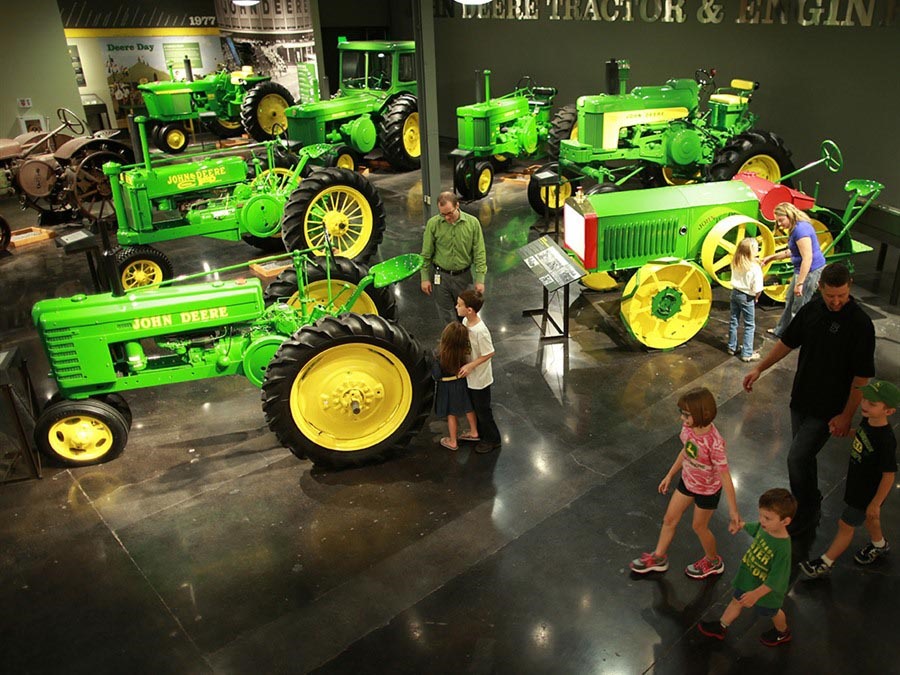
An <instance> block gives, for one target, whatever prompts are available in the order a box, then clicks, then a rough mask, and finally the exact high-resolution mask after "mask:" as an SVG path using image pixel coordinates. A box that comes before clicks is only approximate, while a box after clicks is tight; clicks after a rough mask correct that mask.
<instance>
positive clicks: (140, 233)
mask: <svg viewBox="0 0 900 675" xmlns="http://www.w3.org/2000/svg"><path fill="white" fill-rule="evenodd" d="M136 122H137V126H138V131H139V135H140V139H141V146H142V149H143V153H144V154H143V156H144V158H145V159H144V162H143V163H142V164H137V165H133V166H122V165H121V164H118V163H115V162H110V163H108V164H106V165H104V167H103V172H104V174H106V175H107V176H108V177H109V179H110V188H111V192H112V202H113V205H114V207H115V212H116V219H117V223H118V231H117V237H118V243H119V246H120V248H118V249H116V251H115V260H116V263H117V273H116V276H117V277H118V278H119V279H120V280H121V283H122V285H123V286H124V287H125V288H126V289H131V288H134V287H136V286H143V285H149V284H156V283H160V282H162V281H164V280H166V279H171V278H172V276H173V275H174V270H173V268H172V263H171V261H170V260H169V258H168V257H167V256H166V255H165V253H163V252H162V251H161V250H159V249H157V248H155V247H154V246H152V245H151V244H156V243H158V242H164V241H169V240H173V239H181V238H183V237H192V236H201V237H212V238H214V239H224V240H226V241H240V240H243V241H245V242H246V243H248V244H250V245H252V246H255V247H257V248H259V249H262V250H264V251H283V250H285V247H287V249H288V250H303V249H313V250H314V251H317V252H319V253H321V252H322V251H323V249H324V247H325V244H326V241H327V242H328V245H329V246H330V248H331V249H332V251H333V252H334V253H335V254H336V255H340V256H344V257H347V258H351V259H353V260H357V261H361V262H365V261H368V260H369V259H370V258H371V257H372V256H373V255H374V254H375V253H376V251H377V250H378V245H379V244H380V243H381V240H382V238H383V236H384V229H385V215H384V205H383V203H382V201H381V197H379V195H378V192H377V191H376V190H375V188H374V187H373V186H372V184H371V183H369V181H367V180H366V179H365V178H364V177H363V176H361V175H360V174H358V173H356V172H354V171H348V170H346V169H340V168H326V169H323V168H318V169H317V170H312V169H313V167H312V166H311V165H310V164H309V161H310V159H311V157H312V155H310V154H308V153H306V152H304V151H301V154H300V156H299V157H297V156H293V155H291V154H290V153H287V152H286V151H285V150H284V149H283V148H282V147H281V144H280V142H278V141H267V142H266V143H265V144H263V145H255V146H249V147H248V148H243V149H241V151H242V152H247V151H249V152H250V153H251V158H250V159H249V160H248V159H247V158H245V157H244V156H243V155H238V154H233V151H231V152H230V153H229V152H222V151H217V152H214V153H204V154H202V155H189V156H187V157H184V158H183V159H190V160H193V161H187V162H183V161H180V160H179V161H178V162H175V161H173V159H172V158H162V159H156V160H153V161H151V159H150V157H149V153H148V152H147V133H146V120H145V119H143V118H137V120H136ZM304 150H305V149H304ZM257 154H260V155H261V157H259V156H256V155H257Z"/></svg>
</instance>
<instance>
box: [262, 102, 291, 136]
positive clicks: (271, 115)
mask: <svg viewBox="0 0 900 675" xmlns="http://www.w3.org/2000/svg"><path fill="white" fill-rule="evenodd" d="M287 107H288V104H287V101H285V100H284V99H283V98H282V97H281V96H279V95H278V94H266V95H265V96H263V97H262V99H260V101H259V106H257V108H256V117H257V119H258V120H259V125H260V126H261V127H262V128H263V130H264V131H265V132H266V133H267V134H273V133H274V129H275V125H278V127H279V129H287V115H285V114H284V111H285V110H286V109H287Z"/></svg>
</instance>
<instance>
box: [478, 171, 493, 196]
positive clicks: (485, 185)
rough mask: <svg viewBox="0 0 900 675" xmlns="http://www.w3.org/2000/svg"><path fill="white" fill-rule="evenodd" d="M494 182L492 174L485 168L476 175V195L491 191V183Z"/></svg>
mask: <svg viewBox="0 0 900 675" xmlns="http://www.w3.org/2000/svg"><path fill="white" fill-rule="evenodd" d="M493 180H494V172H493V171H492V170H491V169H490V168H488V167H485V168H484V169H482V170H481V173H479V174H478V194H481V195H483V194H486V193H487V191H488V190H490V189H491V182H492V181H493Z"/></svg>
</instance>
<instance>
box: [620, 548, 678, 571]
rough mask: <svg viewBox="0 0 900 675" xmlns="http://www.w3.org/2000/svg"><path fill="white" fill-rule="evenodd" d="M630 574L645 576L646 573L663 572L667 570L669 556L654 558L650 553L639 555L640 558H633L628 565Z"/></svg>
mask: <svg viewBox="0 0 900 675" xmlns="http://www.w3.org/2000/svg"><path fill="white" fill-rule="evenodd" d="M628 567H630V568H631V571H632V572H636V573H637V574H647V572H665V571H666V570H667V569H669V556H665V555H661V556H655V555H653V554H652V553H641V557H640V558H635V559H634V560H632V561H631V564H630V565H628Z"/></svg>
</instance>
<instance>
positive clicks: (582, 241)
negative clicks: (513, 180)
mask: <svg viewBox="0 0 900 675" xmlns="http://www.w3.org/2000/svg"><path fill="white" fill-rule="evenodd" d="M822 155H823V156H822V159H820V160H819V161H817V162H813V163H811V164H808V165H807V166H805V167H803V168H802V169H800V170H799V171H805V170H808V169H810V168H812V167H814V166H816V165H819V164H824V165H825V166H826V167H827V168H828V169H829V170H830V171H833V172H836V171H838V170H840V168H841V166H842V163H843V160H842V157H841V153H840V150H839V149H838V147H837V146H836V145H835V144H834V143H833V142H831V141H825V142H824V143H823V144H822ZM799 171H795V172H794V173H792V174H786V175H785V178H786V177H789V176H794V175H796V174H797V173H799ZM883 188H884V186H883V185H882V184H881V183H878V182H876V181H872V180H863V179H853V180H849V181H847V183H846V184H845V186H844V189H845V190H846V192H847V193H848V200H847V205H846V207H845V208H844V210H843V212H838V211H832V210H830V209H828V208H825V207H823V206H820V205H818V204H816V197H815V194H816V193H817V192H818V186H816V190H815V191H814V193H813V195H808V194H805V193H803V192H800V191H799V190H794V189H792V188H789V187H787V186H786V185H783V184H779V183H775V182H773V181H769V180H766V179H765V178H761V177H760V176H757V175H754V174H751V173H739V174H738V175H737V176H736V177H735V178H734V179H733V180H729V181H720V182H716V183H711V184H706V185H681V186H669V187H662V188H655V189H651V190H642V191H624V192H614V193H605V194H603V193H598V194H593V195H584V194H582V193H581V192H580V191H578V192H577V193H576V195H575V196H574V197H571V198H569V199H568V201H567V202H566V205H565V216H564V218H565V246H566V248H567V249H568V250H569V252H570V253H571V254H572V255H573V256H574V257H575V258H577V260H578V261H579V262H580V264H581V265H583V266H584V268H585V269H586V270H587V271H588V273H589V276H588V277H586V278H585V279H584V280H583V281H584V282H585V283H586V284H587V285H589V286H592V285H593V283H594V282H595V280H596V279H595V278H596V277H598V276H601V275H606V274H610V275H614V276H615V277H617V278H618V279H619V280H620V281H625V282H626V283H625V287H624V290H623V293H622V303H621V312H620V313H621V317H622V321H623V322H624V324H625V326H626V328H627V329H628V331H629V333H631V335H632V336H633V337H634V338H635V339H637V340H638V341H639V342H641V343H643V344H645V345H647V346H648V347H652V348H656V349H671V348H673V347H677V346H678V345H680V344H682V343H684V342H686V341H688V340H690V339H691V338H692V337H693V336H694V335H696V334H697V333H698V332H699V331H700V329H701V328H703V326H705V325H706V322H707V320H708V319H709V314H710V309H711V307H712V284H713V283H715V284H718V285H720V286H724V287H725V288H731V267H730V265H731V259H732V256H733V255H734V251H735V249H736V248H737V245H738V243H740V241H741V240H742V239H744V238H745V237H755V238H756V239H757V240H758V242H759V255H760V257H765V256H768V255H771V254H772V253H773V252H775V251H777V250H779V249H783V248H784V247H785V246H787V239H788V236H787V235H786V234H782V233H780V232H778V231H776V230H775V229H774V228H773V221H774V219H775V216H774V209H775V207H776V206H777V205H778V204H779V203H781V202H789V203H792V204H794V205H796V206H797V207H798V208H800V209H803V210H804V211H806V212H807V213H808V214H809V215H810V217H811V218H812V220H813V225H814V226H815V228H816V230H817V234H818V239H819V245H820V246H821V248H822V251H823V253H824V254H825V258H826V260H827V261H828V262H834V261H845V262H846V263H847V264H848V265H850V264H851V263H850V260H849V258H850V257H851V256H853V255H856V254H859V253H864V252H867V251H871V250H872V249H871V248H870V247H869V246H866V245H865V244H863V243H861V242H859V241H856V240H854V239H853V238H852V236H851V228H852V227H853V225H854V223H856V222H857V221H858V220H859V218H860V216H861V215H862V214H863V213H864V212H865V210H866V209H867V208H868V207H869V206H870V205H871V204H872V203H873V202H874V201H875V199H877V197H878V195H879V193H880V192H881V190H882V189H883ZM851 269H852V266H851ZM764 272H765V274H766V278H767V280H768V282H767V285H766V286H765V287H764V289H763V290H764V292H765V293H766V295H768V296H769V297H771V298H773V299H775V300H781V301H783V300H784V295H785V285H786V284H787V282H788V281H789V279H790V277H791V275H792V274H793V267H792V265H791V264H790V261H785V262H776V263H770V264H769V265H767V267H766V268H765V269H764ZM592 277H594V278H593V279H592ZM595 287H596V286H595Z"/></svg>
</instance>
